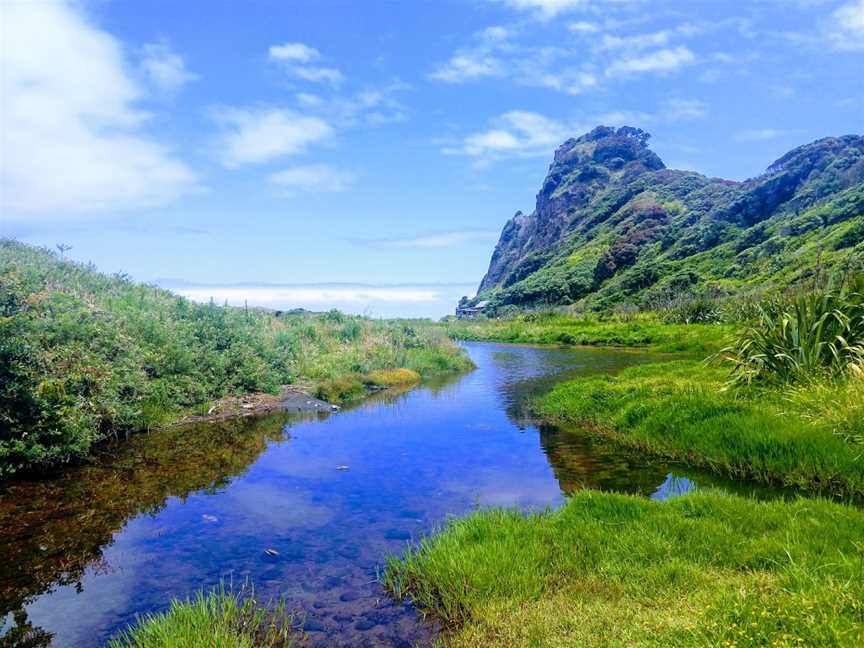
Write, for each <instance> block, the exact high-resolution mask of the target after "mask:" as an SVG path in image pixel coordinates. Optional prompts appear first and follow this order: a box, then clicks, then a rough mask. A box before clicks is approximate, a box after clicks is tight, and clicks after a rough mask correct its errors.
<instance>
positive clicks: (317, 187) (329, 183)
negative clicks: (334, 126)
mask: <svg viewBox="0 0 864 648" xmlns="http://www.w3.org/2000/svg"><path fill="white" fill-rule="evenodd" d="M356 179H357V177H356V175H354V174H353V173H349V172H347V171H340V170H338V169H334V168H333V167H331V166H328V165H326V164H307V165H301V166H294V167H289V168H287V169H283V170H281V171H277V172H276V173H271V174H270V175H269V176H267V181H268V182H270V184H273V185H276V186H277V187H279V188H280V189H283V190H284V192H285V194H286V195H288V196H294V195H297V194H298V193H334V192H336V193H338V192H341V191H347V190H348V189H349V188H350V187H351V185H353V184H354V181H355V180H356Z"/></svg>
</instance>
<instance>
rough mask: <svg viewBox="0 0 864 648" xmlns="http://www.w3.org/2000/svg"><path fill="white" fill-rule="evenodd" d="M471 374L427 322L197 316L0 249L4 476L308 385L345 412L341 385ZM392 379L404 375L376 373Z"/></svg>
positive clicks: (181, 304) (216, 311)
mask: <svg viewBox="0 0 864 648" xmlns="http://www.w3.org/2000/svg"><path fill="white" fill-rule="evenodd" d="M469 367H470V361H469V360H468V359H467V358H466V357H465V355H464V354H463V353H462V352H461V350H460V349H459V348H458V347H457V346H456V345H455V344H454V343H453V342H452V341H451V340H450V339H449V338H448V337H447V335H446V334H445V333H444V332H443V331H442V330H441V329H440V328H439V327H435V326H432V324H431V323H430V322H426V321H395V320H391V321H383V320H372V319H368V318H363V317H352V316H348V315H344V314H342V313H340V312H338V311H331V312H329V313H323V314H310V313H305V312H299V313H277V312H273V311H265V310H261V309H245V308H231V307H228V306H222V305H217V304H214V303H210V304H196V303H193V302H190V301H188V300H186V299H184V298H183V297H180V296H178V295H176V294H173V293H171V292H169V291H167V290H163V289H160V288H157V287H155V286H150V285H144V284H138V283H134V282H132V281H131V280H130V279H129V278H128V277H126V276H122V275H113V276H108V275H105V274H101V273H99V272H97V271H96V270H95V269H94V268H93V267H91V266H87V265H82V264H78V263H73V262H69V261H64V260H62V259H60V258H58V256H57V255H55V254H53V253H51V252H50V251H47V250H44V249H39V248H34V247H31V246H27V245H24V244H21V243H17V242H14V241H7V240H0V477H3V476H7V475H10V474H12V473H15V472H17V471H20V470H26V469H34V468H36V469H46V468H50V467H52V466H54V465H56V464H59V463H63V462H68V461H71V460H74V459H77V458H81V457H84V456H86V455H87V454H88V453H89V452H90V449H91V448H92V446H93V445H94V444H95V443H98V442H99V441H100V440H102V439H105V438H107V437H111V436H117V435H124V434H126V433H129V432H135V431H139V430H146V429H150V428H153V427H156V426H160V425H164V424H167V423H169V422H171V421H172V420H176V419H177V418H179V417H180V416H181V415H183V414H188V413H203V412H206V411H207V409H208V407H209V405H210V404H211V403H212V402H213V401H216V400H218V399H220V398H222V397H224V396H228V395H242V394H247V393H251V392H268V393H273V394H275V393H277V392H278V391H279V389H280V387H281V386H283V385H289V384H300V385H304V386H308V387H309V388H310V389H311V390H313V391H314V390H315V389H316V388H318V389H320V388H322V386H323V387H324V389H325V391H327V396H328V397H331V398H332V399H333V400H336V401H338V400H342V399H344V398H348V397H353V396H356V395H357V394H356V393H352V392H351V389H346V390H344V393H343V392H340V390H338V389H327V386H328V385H330V384H332V383H334V382H337V383H338V382H339V381H343V380H344V381H347V382H348V383H350V384H351V385H352V386H353V387H354V388H356V386H357V384H359V385H360V388H361V389H363V383H364V382H368V383H370V384H372V383H375V382H376V381H380V380H404V376H405V375H411V376H412V379H413V377H414V376H416V375H419V376H421V377H425V376H429V375H432V374H436V373H444V372H450V371H459V370H464V369H466V368H469ZM395 369H404V370H406V371H403V372H401V373H397V374H392V372H391V374H387V373H383V374H382V373H376V372H380V371H381V370H395ZM394 376H396V377H394ZM398 376H402V377H401V378H398ZM358 377H359V383H358V382H357V381H358Z"/></svg>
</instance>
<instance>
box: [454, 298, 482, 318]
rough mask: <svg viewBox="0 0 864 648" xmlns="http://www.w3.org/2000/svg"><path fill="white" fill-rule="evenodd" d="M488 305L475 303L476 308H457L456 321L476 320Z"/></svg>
mask: <svg viewBox="0 0 864 648" xmlns="http://www.w3.org/2000/svg"><path fill="white" fill-rule="evenodd" d="M488 305H489V301H488V300H486V301H481V302H477V305H476V306H457V307H456V319H476V318H477V317H478V316H480V315H482V314H483V309H484V308H486V306H488Z"/></svg>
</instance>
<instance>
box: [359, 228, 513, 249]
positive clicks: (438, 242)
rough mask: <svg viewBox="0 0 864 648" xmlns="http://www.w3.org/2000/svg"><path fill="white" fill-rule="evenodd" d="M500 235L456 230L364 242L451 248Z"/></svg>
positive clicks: (393, 245) (496, 238) (483, 231)
mask: <svg viewBox="0 0 864 648" xmlns="http://www.w3.org/2000/svg"><path fill="white" fill-rule="evenodd" d="M498 235H499V232H498V231H497V230H455V231H451V232H438V233H435V234H427V235H425V236H415V237H409V238H401V239H382V240H377V241H364V243H365V244H371V245H375V246H378V247H385V248H405V249H418V250H430V249H437V248H451V247H456V246H459V245H466V244H469V243H494V242H495V241H497V240H498Z"/></svg>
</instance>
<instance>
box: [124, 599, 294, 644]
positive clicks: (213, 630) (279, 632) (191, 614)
mask: <svg viewBox="0 0 864 648" xmlns="http://www.w3.org/2000/svg"><path fill="white" fill-rule="evenodd" d="M292 622H293V617H292V616H291V615H290V614H288V613H287V612H286V611H285V602H284V601H279V602H278V603H276V604H275V605H274V604H271V603H262V602H261V601H259V600H258V599H256V597H255V593H254V591H253V590H252V589H251V588H250V587H244V588H242V589H241V590H240V591H238V592H234V591H231V590H230V589H226V587H225V585H224V584H222V585H220V586H219V587H218V588H217V589H215V590H212V591H209V592H204V591H199V592H198V593H197V594H196V595H195V596H194V597H193V598H190V599H186V600H183V601H180V600H174V601H172V603H171V608H170V609H169V610H168V611H167V612H163V613H161V614H150V615H146V616H144V617H142V618H140V619H139V620H138V623H137V624H136V625H135V626H134V627H131V628H129V629H127V630H124V631H122V632H120V633H119V634H118V635H117V636H115V637H114V638H112V639H111V640H110V641H109V642H108V648H290V646H293V645H295V642H294V637H293V635H292V630H291V625H292Z"/></svg>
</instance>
